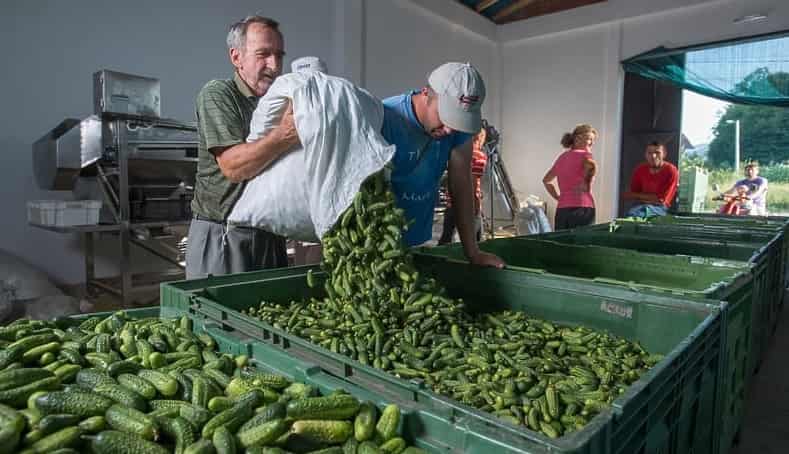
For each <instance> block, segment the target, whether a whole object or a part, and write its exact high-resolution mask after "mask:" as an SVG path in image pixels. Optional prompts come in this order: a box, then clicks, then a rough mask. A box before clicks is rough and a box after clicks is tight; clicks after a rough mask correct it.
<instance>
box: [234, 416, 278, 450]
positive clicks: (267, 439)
mask: <svg viewBox="0 0 789 454" xmlns="http://www.w3.org/2000/svg"><path fill="white" fill-rule="evenodd" d="M287 431H288V423H286V422H285V420H284V419H274V420H271V421H267V422H264V423H262V424H257V425H254V426H252V427H249V428H247V429H245V430H243V431H239V432H238V435H237V437H238V444H239V445H241V446H242V447H244V448H249V447H250V446H255V445H268V444H271V443H272V442H274V440H276V439H277V438H279V437H280V436H282V435H283V434H285V433H286V432H287Z"/></svg>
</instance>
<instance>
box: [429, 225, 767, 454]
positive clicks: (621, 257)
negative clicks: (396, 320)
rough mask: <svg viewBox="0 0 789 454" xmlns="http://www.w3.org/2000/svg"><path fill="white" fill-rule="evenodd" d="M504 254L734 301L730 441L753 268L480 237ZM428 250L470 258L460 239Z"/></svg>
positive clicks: (725, 384)
mask: <svg viewBox="0 0 789 454" xmlns="http://www.w3.org/2000/svg"><path fill="white" fill-rule="evenodd" d="M480 248H481V249H482V250H484V251H486V252H491V253H494V254H497V255H499V256H500V257H501V258H502V259H504V261H505V262H507V267H508V268H509V269H512V270H518V271H521V272H530V273H550V274H553V275H556V276H564V278H565V279H567V280H568V281H569V282H579V281H590V282H598V283H601V284H608V285H614V286H623V287H627V288H630V289H633V290H635V291H640V292H646V293H668V294H674V295H686V296H689V297H698V298H707V299H711V300H713V301H727V302H728V303H729V304H728V305H727V309H726V310H727V312H728V317H727V326H725V327H723V330H724V332H723V334H722V337H723V339H724V341H723V349H724V354H723V357H724V360H723V361H724V375H723V377H722V386H721V387H720V388H719V389H718V396H717V399H718V403H719V409H720V413H719V414H720V415H721V416H722V418H723V421H722V423H721V432H720V444H721V446H723V447H728V446H731V444H732V442H733V440H734V438H735V436H736V434H737V432H738V430H739V427H740V425H741V422H742V418H743V409H744V402H745V394H746V391H747V385H748V382H749V380H750V376H751V373H750V371H752V370H753V369H754V368H755V367H756V360H757V358H758V356H757V355H754V354H753V352H752V351H751V344H752V337H753V335H752V332H751V330H752V321H751V317H752V315H753V305H754V303H755V302H756V300H754V298H755V297H757V298H760V295H759V294H758V292H757V293H756V294H755V293H754V292H755V289H754V285H753V277H752V268H753V267H754V265H752V264H748V263H745V262H731V261H723V260H717V259H708V258H700V257H688V256H669V255H659V254H646V253H640V252H636V251H629V250H623V249H614V248H608V247H602V246H577V245H570V244H563V243H558V242H554V241H547V240H539V239H531V238H529V237H519V238H504V239H498V240H491V241H486V242H483V243H480ZM420 253H421V254H425V255H428V256H435V257H444V258H447V259H450V260H458V261H463V260H465V259H464V256H463V249H462V248H461V247H460V245H459V244H454V245H450V246H441V247H435V248H422V249H421V250H420Z"/></svg>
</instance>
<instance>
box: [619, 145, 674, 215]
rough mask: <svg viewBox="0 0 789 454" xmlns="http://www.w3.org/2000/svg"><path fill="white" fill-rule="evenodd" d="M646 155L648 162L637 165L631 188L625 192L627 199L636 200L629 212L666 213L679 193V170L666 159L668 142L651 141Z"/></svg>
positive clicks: (632, 213)
mask: <svg viewBox="0 0 789 454" xmlns="http://www.w3.org/2000/svg"><path fill="white" fill-rule="evenodd" d="M644 155H645V157H646V160H647V162H645V163H643V164H641V165H639V166H638V167H636V170H635V171H634V172H633V176H632V178H631V179H630V191H628V192H625V193H624V194H623V197H624V198H625V199H630V200H634V201H635V202H636V204H635V205H633V206H632V207H631V208H630V209H629V210H628V211H627V214H626V216H633V217H650V216H664V215H665V214H666V212H667V210H668V208H669V207H670V206H671V203H672V202H673V201H674V196H675V195H676V194H677V184H678V182H679V171H678V170H677V167H676V166H675V165H674V164H672V163H670V162H668V161H666V146H665V145H663V144H662V143H660V142H652V143H650V144H649V145H647V148H646V151H645V153H644Z"/></svg>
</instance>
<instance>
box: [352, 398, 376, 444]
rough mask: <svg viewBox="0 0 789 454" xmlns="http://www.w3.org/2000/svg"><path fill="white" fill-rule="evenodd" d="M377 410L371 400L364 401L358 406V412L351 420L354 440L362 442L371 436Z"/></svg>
mask: <svg viewBox="0 0 789 454" xmlns="http://www.w3.org/2000/svg"><path fill="white" fill-rule="evenodd" d="M376 413H377V411H376V408H375V405H373V404H372V402H364V403H362V404H361V406H360V407H359V413H358V414H357V415H356V419H355V420H354V422H353V436H354V438H355V439H356V441H359V442H362V441H367V440H370V439H371V438H373V434H374V433H375V422H376V416H377V414H376Z"/></svg>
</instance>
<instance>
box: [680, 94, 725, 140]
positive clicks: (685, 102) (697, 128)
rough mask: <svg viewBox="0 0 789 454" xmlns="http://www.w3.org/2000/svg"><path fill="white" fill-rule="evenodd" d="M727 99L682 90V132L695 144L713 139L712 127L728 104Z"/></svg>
mask: <svg viewBox="0 0 789 454" xmlns="http://www.w3.org/2000/svg"><path fill="white" fill-rule="evenodd" d="M728 105H729V103H727V102H726V101H719V100H717V99H713V98H709V97H707V96H703V95H700V94H697V93H694V92H692V91H687V90H682V132H683V133H685V136H686V137H687V138H688V139H689V140H690V143H692V144H693V145H694V146H698V145H701V144H705V143H710V142H711V141H712V128H713V126H715V125H716V124H717V123H718V118H719V117H720V114H721V113H722V112H723V110H724V109H725V108H726V106H728Z"/></svg>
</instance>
